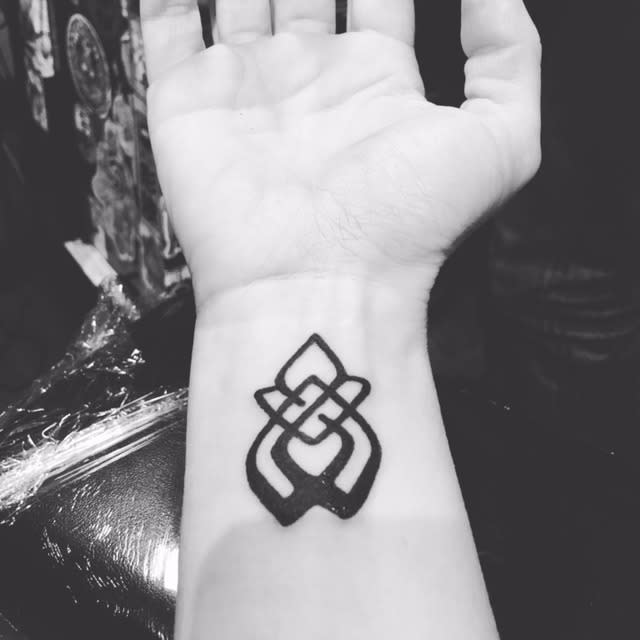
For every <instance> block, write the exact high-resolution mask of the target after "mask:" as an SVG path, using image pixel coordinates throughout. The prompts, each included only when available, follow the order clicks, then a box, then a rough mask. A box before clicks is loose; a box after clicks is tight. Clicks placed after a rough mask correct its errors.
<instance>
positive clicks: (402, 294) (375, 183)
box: [141, 0, 541, 640]
mask: <svg viewBox="0 0 640 640" xmlns="http://www.w3.org/2000/svg"><path fill="white" fill-rule="evenodd" d="M141 10H142V17H143V33H144V40H145V47H146V52H147V61H148V67H149V74H150V79H151V86H150V89H149V95H148V100H149V121H150V132H151V137H152V143H153V147H154V153H155V157H156V162H157V165H158V170H159V176H160V181H161V185H162V188H163V192H164V195H165V197H166V199H167V203H168V207H169V211H170V213H171V217H172V221H173V223H174V226H175V229H176V233H177V235H178V238H179V240H180V243H181V245H182V247H183V249H184V251H185V255H186V257H187V261H188V263H189V266H190V268H191V271H192V275H193V280H194V290H195V295H196V302H197V309H198V313H197V322H196V331H195V339H194V353H193V364H192V372H191V382H190V391H189V393H190V396H189V415H188V429H187V432H188V433H187V467H186V478H185V499H184V509H183V528H182V538H181V548H180V558H181V559H180V590H179V594H178V621H177V631H176V637H177V638H178V640H193V639H200V638H203V639H204V638H211V637H214V638H216V640H225V639H227V638H228V639H229V640H245V639H246V640H262V639H263V638H264V639H265V640H267V639H268V640H272V639H274V638H277V640H294V638H295V639H297V638H299V637H307V638H312V639H316V638H317V639H318V640H327V639H329V638H331V640H352V639H354V638H362V637H367V638H370V639H371V640H383V639H384V640H386V639H387V638H390V637H402V638H404V639H405V640H422V639H423V638H425V637H428V638H431V639H434V640H437V639H439V638H441V639H443V640H445V639H446V640H458V639H459V640H468V639H469V638H473V639H474V640H495V639H496V638H497V632H496V626H495V623H494V622H493V616H492V613H491V609H490V606H489V602H488V598H487V594H486V590H485V588H484V583H483V580H482V574H481V571H480V566H479V563H478V559H477V555H476V552H475V548H474V544H473V537H472V535H471V529H470V527H469V523H468V519H467V516H466V511H465V508H464V503H463V501H462V496H461V494H460V490H459V486H458V482H457V478H456V474H455V468H454V465H453V462H452V460H451V456H450V453H449V449H448V444H447V439H446V434H445V431H444V427H443V425H442V420H441V416H440V411H439V406H438V400H437V394H436V391H435V386H434V384H433V379H432V376H431V371H430V368H429V363H428V359H427V345H426V336H425V330H424V328H425V326H426V307H427V301H428V298H429V292H430V289H431V287H432V285H433V282H434V280H435V278H436V275H437V272H438V269H439V267H440V265H441V264H442V262H443V260H444V257H445V255H446V253H447V252H448V251H449V249H450V248H451V246H452V244H453V243H455V241H456V240H457V239H458V237H459V236H460V235H461V234H462V233H464V232H465V231H466V230H467V229H469V228H470V227H472V226H473V225H474V224H475V223H476V222H477V221H478V220H479V219H481V217H482V216H484V215H485V214H486V213H487V212H489V211H490V210H491V209H493V208H494V207H495V206H497V205H498V204H500V203H501V202H502V201H503V200H504V199H505V198H507V197H509V195H511V194H512V193H513V192H514V191H515V190H517V189H518V188H519V187H521V186H522V185H523V184H524V183H525V182H526V181H527V180H529V179H530V178H531V177H532V176H533V174H534V173H535V171H536V170H537V168H538V165H539V162H540V143H539V135H540V107H539V102H540V55H541V50H540V43H539V39H538V35H537V32H536V29H535V27H534V25H533V23H532V22H531V20H530V18H529V16H528V14H527V13H526V10H525V9H524V5H523V4H522V0H463V1H462V44H463V48H464V50H465V52H466V53H467V56H468V58H469V61H468V63H467V66H466V75H467V82H466V89H465V90H466V96H467V100H466V102H465V103H464V104H463V105H462V106H461V107H460V108H459V109H453V108H445V107H440V106H436V105H434V104H431V103H429V102H428V101H427V100H426V99H425V97H424V87H423V85H422V80H421V78H420V75H419V73H418V66H417V63H416V59H415V54H414V50H413V46H412V43H413V37H414V16H413V1H412V0H393V1H392V0H352V1H351V2H350V4H349V20H348V33H347V34H344V35H340V36H337V35H335V34H334V33H333V32H334V31H335V15H334V14H335V7H334V3H333V1H332V0H273V1H272V3H271V5H270V4H269V2H268V0H217V2H216V25H215V29H214V39H215V41H216V44H215V46H213V47H212V48H210V49H205V48H204V44H203V42H202V35H201V27H200V18H199V15H198V11H197V6H196V3H195V0H142V3H141ZM314 333H318V334H320V335H321V336H322V337H323V339H325V340H326V342H327V343H328V344H329V345H330V347H331V349H332V350H333V351H334V352H335V353H336V354H337V355H338V357H339V358H340V360H341V361H342V362H343V363H344V366H345V367H346V369H347V371H349V372H353V374H354V375H358V376H362V377H364V378H366V379H367V380H369V381H370V382H371V388H372V393H371V396H370V397H368V398H367V400H366V402H365V403H363V407H362V415H363V417H364V419H365V420H366V421H367V422H368V423H369V424H370V425H371V426H372V428H373V429H374V431H375V432H376V435H377V437H378V438H379V440H380V444H381V448H382V463H381V467H380V470H379V472H378V474H377V477H376V480H375V484H374V486H373V489H372V491H371V494H370V495H369V497H368V499H367V501H366V503H365V504H364V505H363V507H362V508H361V510H360V511H359V512H358V514H357V515H356V516H355V517H353V518H352V519H350V520H347V521H342V520H339V519H338V518H336V517H335V516H334V515H333V514H331V513H330V512H328V511H326V510H323V509H320V508H318V507H316V508H314V509H312V510H311V511H310V512H309V513H308V514H306V515H305V516H304V517H303V518H301V519H300V521H299V522H297V523H296V524H295V525H292V526H290V527H286V528H283V527H281V526H280V525H279V524H278V523H277V522H276V521H275V519H274V518H273V517H272V516H271V514H269V513H268V511H267V510H266V509H264V508H263V506H262V505H261V504H260V502H259V501H258V500H257V499H256V497H255V496H254V495H253V494H252V492H251V490H250V489H249V487H248V484H247V481H246V477H245V466H244V465H245V459H246V456H247V452H248V451H249V450H250V448H251V445H252V443H253V442H254V441H255V438H256V436H257V434H258V433H259V431H260V429H261V428H262V427H263V426H264V420H265V416H264V413H263V412H262V411H261V410H260V409H259V407H257V405H256V403H255V402H254V400H253V393H254V392H255V391H256V390H257V389H260V388H264V387H265V386H267V385H269V384H272V381H273V379H274V376H275V375H276V374H277V372H278V371H279V370H280V368H281V367H282V365H283V364H284V363H285V362H287V360H288V359H289V358H290V357H291V356H292V354H294V353H295V352H296V350H297V349H298V348H299V347H300V346H301V345H302V344H304V343H305V341H306V340H307V339H308V338H309V336H310V335H312V334H314ZM314 366H315V365H313V364H312V365H311V366H310V371H309V372H307V374H308V375H310V374H312V373H313V370H312V369H313V368H314Z"/></svg>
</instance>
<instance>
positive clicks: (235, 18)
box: [215, 0, 271, 44]
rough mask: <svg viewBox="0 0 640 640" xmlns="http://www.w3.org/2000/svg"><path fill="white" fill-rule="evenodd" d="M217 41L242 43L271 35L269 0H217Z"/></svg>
mask: <svg viewBox="0 0 640 640" xmlns="http://www.w3.org/2000/svg"><path fill="white" fill-rule="evenodd" d="M215 35H216V36H217V40H216V42H218V43H220V42H221V43H224V44H241V43H244V42H251V41H252V40H256V39H258V38H260V37H262V36H268V35H271V6H270V4H269V0H216V31H215Z"/></svg>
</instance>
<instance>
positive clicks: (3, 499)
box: [0, 280, 187, 520]
mask: <svg viewBox="0 0 640 640" xmlns="http://www.w3.org/2000/svg"><path fill="white" fill-rule="evenodd" d="M138 318H139V312H138V309H137V308H136V305H135V304H134V303H133V302H132V301H131V300H130V299H129V298H128V297H127V295H126V293H125V291H124V288H123V286H122V285H121V284H120V283H119V282H118V281H116V280H110V281H108V282H106V283H105V284H104V285H103V286H102V287H101V290H100V293H99V296H98V301H97V304H96V306H95V307H94V309H93V310H92V311H91V313H90V314H89V315H88V316H87V317H86V319H85V321H84V323H83V325H82V327H81V329H80V331H79V333H78V335H77V338H76V339H75V340H74V341H73V343H72V344H71V346H70V347H69V349H68V350H67V353H66V354H65V356H64V357H63V358H62V359H61V360H60V362H59V363H58V364H56V365H55V366H54V367H53V368H52V369H51V370H50V371H49V372H48V373H47V374H46V375H45V376H43V377H42V378H40V379H38V380H37V381H36V382H35V383H34V384H33V385H32V386H31V388H30V389H29V391H28V392H27V393H26V394H25V395H24V397H23V398H22V399H20V400H19V401H18V402H17V403H16V404H15V405H13V406H12V407H10V408H9V409H7V410H6V411H5V412H3V413H2V414H0V514H4V519H5V520H7V518H9V519H11V518H13V517H15V516H16V515H17V513H19V512H20V511H21V510H23V509H25V508H28V506H29V504H30V500H31V499H32V498H33V497H34V496H36V495H39V494H40V493H41V492H43V491H49V490H54V489H57V488H60V487H61V486H63V485H64V484H66V483H68V482H71V481H73V480H77V479H79V478H82V477H83V476H87V475H89V474H91V473H93V472H95V471H96V470H98V469H101V468H104V467H105V466H107V465H109V464H111V463H113V462H114V461H116V460H119V459H121V458H123V457H125V456H127V455H129V454H131V453H132V452H134V451H136V450H138V449H140V448H142V447H144V446H145V445H146V444H148V443H149V442H150V441H152V440H154V439H155V438H156V437H157V435H158V434H159V433H162V429H163V425H167V424H169V425H173V424H175V422H176V421H178V420H180V419H183V417H184V414H185V412H186V398H187V392H186V390H185V389H178V390H175V389H174V390H166V389H158V390H156V391H153V392H152V393H149V392H148V391H146V392H145V391H144V390H140V389H139V388H137V386H136V382H135V376H136V375H137V374H138V372H139V369H140V368H141V367H142V366H143V364H144V358H143V356H142V354H141V352H140V351H139V349H138V348H137V347H136V346H135V345H134V342H133V340H132V338H131V334H130V330H129V329H130V327H131V323H132V322H133V321H135V320H137V319H138Z"/></svg>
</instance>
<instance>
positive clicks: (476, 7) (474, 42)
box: [462, 0, 541, 110]
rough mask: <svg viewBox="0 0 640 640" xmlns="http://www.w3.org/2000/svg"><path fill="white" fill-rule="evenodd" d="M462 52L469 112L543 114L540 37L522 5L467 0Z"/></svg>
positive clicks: (518, 1)
mask: <svg viewBox="0 0 640 640" xmlns="http://www.w3.org/2000/svg"><path fill="white" fill-rule="evenodd" d="M462 47H463V49H464V52H465V53H466V55H467V57H468V61H467V65H466V68H465V72H466V85H465V94H466V97H467V100H468V103H467V104H466V105H465V107H466V108H472V109H473V108H486V107H487V106H488V105H487V102H488V103H493V104H496V105H502V106H505V105H509V106H512V107H514V108H515V107H518V106H519V107H521V108H525V109H526V108H528V109H534V110H538V108H539V103H540V59H541V47H540V38H539V36H538V31H537V29H536V27H535V25H534V24H533V21H532V20H531V17H530V16H529V14H528V13H527V10H526V8H525V6H524V3H523V1H522V0H462ZM475 101H480V103H485V107H482V104H474V102H475Z"/></svg>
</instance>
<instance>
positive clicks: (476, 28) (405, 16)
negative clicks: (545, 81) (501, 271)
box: [142, 0, 540, 304]
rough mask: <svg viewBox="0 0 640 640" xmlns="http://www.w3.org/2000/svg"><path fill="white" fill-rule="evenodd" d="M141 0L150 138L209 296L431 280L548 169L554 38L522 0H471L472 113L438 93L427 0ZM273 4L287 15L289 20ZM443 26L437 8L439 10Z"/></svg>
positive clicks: (201, 295) (202, 293)
mask: <svg viewBox="0 0 640 640" xmlns="http://www.w3.org/2000/svg"><path fill="white" fill-rule="evenodd" d="M272 5H273V12H271V11H270V6H269V0H218V1H217V11H216V13H217V22H216V28H215V33H214V38H215V40H216V44H215V46H213V47H211V48H209V49H205V47H204V44H203V41H202V35H201V27H200V18H199V15H198V9H197V5H196V0H142V16H143V29H144V39H145V46H146V51H147V59H148V67H149V75H150V80H151V86H150V90H149V96H148V99H149V121H150V131H151V137H152V142H153V147H154V152H155V156H156V161H157V165H158V170H159V175H160V182H161V185H162V188H163V191H164V194H165V196H166V198H167V202H168V205H169V210H170V212H171V215H172V219H173V222H174V226H175V229H176V233H177V235H178V238H179V240H180V242H181V244H182V246H183V249H184V251H185V254H186V257H187V260H188V263H189V265H190V267H191V270H192V274H193V278H194V286H195V290H196V298H197V301H198V303H199V304H205V303H206V302H207V301H208V300H210V299H212V298H213V297H215V296H216V294H218V293H220V292H222V291H225V290H228V289H235V288H238V287H243V286H246V285H249V284H251V283H253V282H256V281H261V280H265V279H275V278H287V277H298V276H303V277H304V276H307V275H311V276H314V277H317V276H323V275H326V274H330V275H332V276H334V275H337V276H343V275H344V276H347V277H358V278H364V279H372V280H373V279H376V280H388V281H389V282H396V283H397V282H402V283H403V284H409V286H411V287H415V290H416V291H424V295H426V293H427V290H428V287H429V286H430V284H431V283H432V282H433V279H434V278H435V275H436V273H437V270H438V268H439V266H440V264H441V262H442V261H443V259H444V255H445V253H446V251H447V249H448V248H449V247H450V246H451V244H452V243H453V242H454V241H455V240H456V238H457V237H458V236H459V235H460V234H461V233H462V232H463V231H464V230H465V229H467V228H468V227H469V226H470V225H472V224H473V223H474V222H475V221H476V220H477V219H478V218H480V217H481V216H482V215H483V214H484V213H485V212H486V211H488V210H490V209H491V208H492V207H494V206H495V205H497V204H498V203H500V202H501V201H502V200H503V199H505V198H506V197H508V196H509V195H510V194H511V193H512V192H513V191H514V190H516V189H518V188H519V187H521V186H522V185H523V184H524V183H525V182H526V181H528V180H529V179H530V178H531V177H532V176H533V174H534V173H535V171H536V170H537V168H538V166H539V162H540V145H539V129H540V106H539V102H540V99H539V98H540V44H539V39H538V34H537V31H536V29H535V27H534V25H533V23H532V22H531V19H530V18H529V16H528V14H527V12H526V10H525V8H524V5H523V3H522V0H462V44H463V48H464V50H465V52H466V54H467V56H468V57H469V61H468V64H467V67H466V74H467V83H466V87H465V92H466V97H467V101H466V102H465V103H464V104H463V105H462V107H461V108H459V109H457V108H449V107H441V106H436V105H434V104H431V103H429V102H428V101H427V100H426V99H425V97H424V87H423V84H422V80H421V78H420V75H419V72H418V65H417V62H416V58H415V54H414V50H413V46H412V45H413V38H414V15H413V0H393V1H392V0H351V2H350V15H349V29H348V33H346V34H343V35H335V4H334V0H272ZM272 13H273V18H272ZM433 19H437V16H434V17H433Z"/></svg>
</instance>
